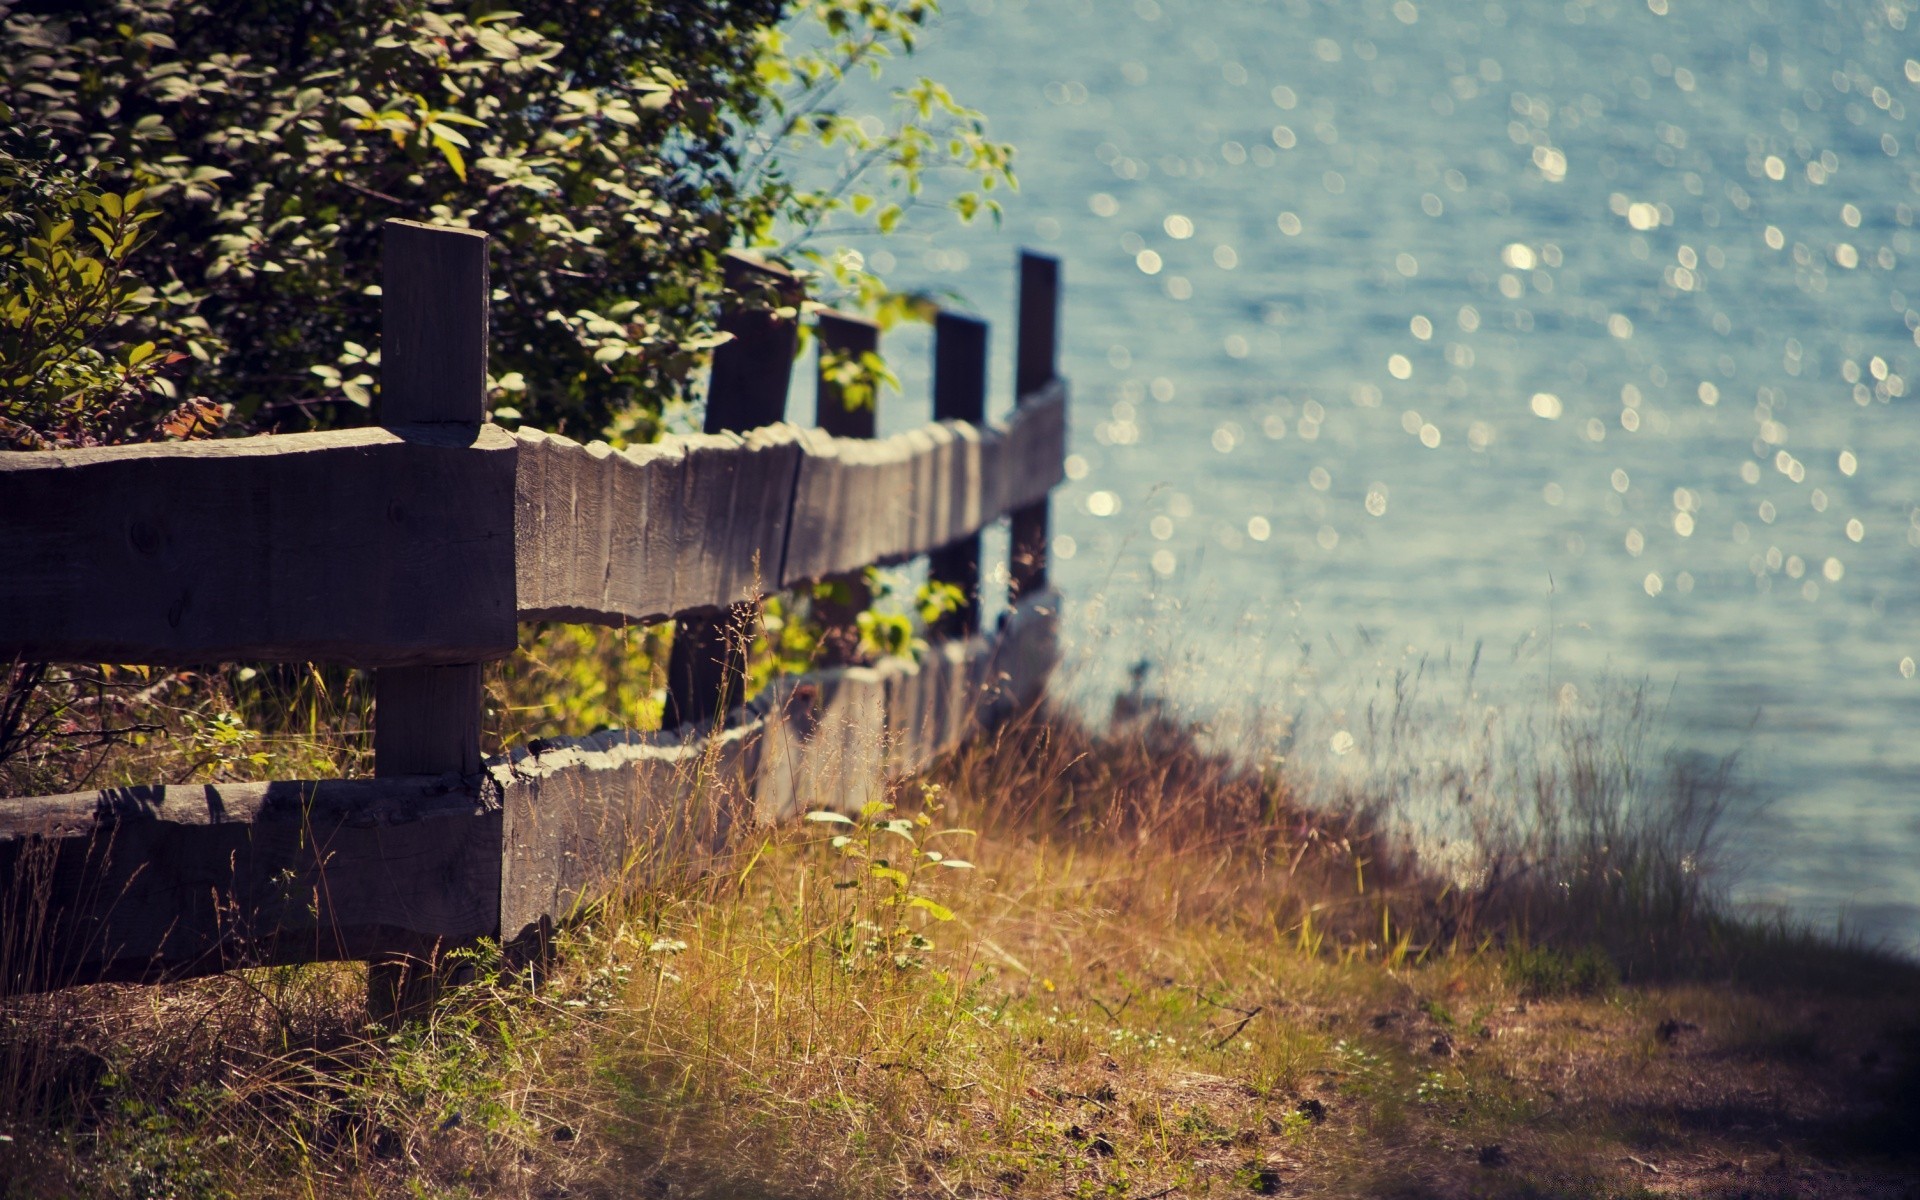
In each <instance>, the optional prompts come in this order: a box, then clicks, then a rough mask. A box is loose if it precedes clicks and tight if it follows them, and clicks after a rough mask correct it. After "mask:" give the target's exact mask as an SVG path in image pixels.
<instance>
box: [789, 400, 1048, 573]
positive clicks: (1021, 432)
mask: <svg viewBox="0 0 1920 1200" xmlns="http://www.w3.org/2000/svg"><path fill="white" fill-rule="evenodd" d="M1066 406H1067V397H1066V387H1065V384H1064V383H1062V382H1060V381H1055V382H1054V383H1052V384H1049V385H1048V388H1047V390H1046V392H1045V393H1044V394H1043V395H1041V396H1039V397H1036V398H1032V399H1029V400H1028V402H1027V403H1025V404H1023V405H1021V406H1020V407H1019V408H1018V409H1016V410H1015V412H1014V414H1013V417H1012V419H1011V421H1010V422H1009V423H1008V424H1007V425H1006V426H1004V427H989V428H987V429H980V428H977V427H976V426H974V425H972V424H970V423H968V422H965V421H942V422H937V423H935V424H932V425H927V426H924V427H922V428H920V429H915V430H912V431H909V432H907V433H902V434H897V435H895V436H893V437H890V438H881V439H878V440H875V441H859V440H852V439H838V438H833V439H829V438H826V437H824V436H819V435H813V436H809V437H807V438H806V439H805V440H804V441H803V443H802V444H803V446H804V448H805V454H804V456H803V457H802V459H801V462H800V474H799V478H798V479H797V481H796V483H795V487H794V497H793V519H792V522H791V527H790V532H789V534H788V537H787V547H786V554H785V556H784V564H785V570H784V571H783V573H782V582H783V583H784V584H786V585H789V586H791V585H792V584H795V583H799V582H801V581H803V580H808V579H817V578H820V577H821V576H824V575H830V574H834V573H837V572H841V571H849V570H853V569H855V568H858V567H862V566H865V565H867V564H868V563H876V562H879V563H885V562H895V561H899V560H900V559H904V558H911V557H913V556H915V555H919V554H925V553H927V552H928V551H930V550H935V549H938V548H939V547H941V546H946V545H950V544H952V543H953V542H956V541H959V540H960V539H961V538H963V537H967V536H968V535H970V534H972V533H974V532H975V531H977V530H979V529H981V528H982V527H984V526H986V525H989V524H991V523H992V522H994V521H995V520H997V519H998V518H999V517H1000V516H1002V515H1003V514H1005V513H1007V512H1010V511H1012V510H1014V509H1016V508H1020V507H1022V506H1024V505H1027V504H1031V503H1033V502H1034V501H1035V500H1037V499H1039V498H1041V497H1044V496H1045V495H1046V494H1047V493H1048V491H1049V490H1051V489H1052V488H1053V486H1054V485H1055V484H1057V483H1059V482H1060V480H1061V479H1062V478H1063V477H1064V476H1063V464H1064V462H1065V459H1066V430H1067V424H1066Z"/></svg>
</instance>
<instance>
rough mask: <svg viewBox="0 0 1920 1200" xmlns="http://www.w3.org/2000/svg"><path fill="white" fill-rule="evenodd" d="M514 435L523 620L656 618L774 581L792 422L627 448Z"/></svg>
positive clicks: (723, 601)
mask: <svg viewBox="0 0 1920 1200" xmlns="http://www.w3.org/2000/svg"><path fill="white" fill-rule="evenodd" d="M515 437H516V440H517V441H518V443H519V446H520V455H521V459H520V472H519V480H518V484H517V486H516V489H515V492H516V494H515V501H514V524H515V535H514V536H515V539H516V541H517V542H518V543H519V546H520V551H519V553H518V556H517V562H518V568H517V576H518V591H519V616H520V619H521V620H523V621H536V620H559V621H585V622H595V623H600V624H613V625H617V624H626V623H639V622H648V621H660V620H665V619H666V618H668V617H671V616H674V615H676V614H679V613H684V612H695V611H699V610H702V609H721V608H724V607H726V606H727V605H730V604H735V603H739V602H742V601H746V600H752V599H756V598H758V597H759V596H760V595H761V594H763V593H764V592H766V591H767V590H769V589H770V588H771V587H773V586H774V582H773V581H774V577H775V576H776V575H777V573H778V571H779V567H778V565H777V559H778V557H779V555H780V553H781V548H782V546H783V545H784V543H785V541H786V522H787V498H788V497H790V496H791V495H792V492H793V478H794V475H795V473H796V472H797V471H798V470H799V467H800V457H801V451H800V434H799V431H798V430H795V429H793V428H792V427H791V426H784V425H777V426H773V427H771V428H768V429H764V430H755V431H753V432H752V433H750V434H747V435H745V436H742V435H740V434H733V433H721V434H694V435H690V436H686V437H674V438H668V439H664V440H663V441H661V442H658V443H656V444H653V445H649V446H638V447H635V448H633V449H630V450H625V451H616V450H613V449H611V448H609V447H608V446H606V445H605V444H604V443H600V442H595V443H594V444H592V445H589V446H582V445H580V444H579V443H577V442H573V441H570V440H568V439H567V438H563V437H559V436H557V435H554V434H546V433H538V432H535V431H532V430H522V431H520V432H519V433H518V434H516V435H515Z"/></svg>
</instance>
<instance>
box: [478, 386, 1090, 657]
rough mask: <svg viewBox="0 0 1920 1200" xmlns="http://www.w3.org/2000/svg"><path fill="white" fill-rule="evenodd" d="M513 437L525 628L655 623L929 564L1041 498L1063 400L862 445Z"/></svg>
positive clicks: (1056, 473) (808, 436) (1056, 458)
mask: <svg viewBox="0 0 1920 1200" xmlns="http://www.w3.org/2000/svg"><path fill="white" fill-rule="evenodd" d="M514 437H515V440H516V441H517V443H518V445H519V453H520V458H519V478H518V485H517V488H516V499H515V540H516V541H517V543H518V545H519V551H518V554H517V562H518V587H519V614H520V619H522V620H566V621H591V622H598V623H603V624H622V623H628V622H647V621H659V620H664V619H665V618H667V617H670V616H674V615H676V614H679V613H687V612H697V611H700V610H703V609H720V608H723V607H725V606H727V605H730V604H735V603H739V602H742V601H746V600H750V599H753V598H755V597H757V596H759V595H761V594H763V593H765V592H767V591H770V590H772V589H773V588H775V587H778V586H791V585H793V584H797V583H800V582H803V581H806V580H812V579H819V578H822V577H824V576H827V575H831V574H834V573H837V572H843V571H850V570H854V569H856V568H859V567H862V566H865V565H867V564H868V563H872V562H897V561H899V560H901V559H905V558H911V557H913V556H914V555H916V554H924V553H926V552H927V551H929V550H933V549H936V548H938V547H940V546H944V545H948V544H951V543H952V542H954V541H957V540H959V539H960V538H963V537H967V536H970V535H971V534H973V533H975V532H977V531H978V530H979V529H980V528H981V527H982V526H984V525H987V524H989V523H990V522H992V521H993V520H995V519H997V518H998V517H999V516H1000V515H1001V514H1002V513H1004V512H1007V511H1008V510H1010V509H1012V508H1014V507H1017V506H1020V505H1024V504H1030V503H1032V502H1033V501H1034V500H1035V499H1038V498H1043V497H1044V496H1045V495H1046V494H1047V491H1048V490H1049V489H1050V488H1052V487H1053V486H1054V485H1055V484H1057V483H1058V482H1059V481H1060V480H1061V478H1062V477H1063V476H1062V465H1061V464H1062V462H1063V461H1064V457H1065V453H1064V451H1065V444H1066V389H1065V385H1064V384H1063V383H1061V382H1060V381H1058V380H1056V381H1054V382H1053V383H1051V384H1049V385H1048V386H1047V387H1046V388H1045V389H1043V390H1042V392H1041V394H1040V395H1038V396H1036V397H1033V398H1032V399H1030V400H1029V402H1028V403H1026V404H1024V405H1022V406H1021V408H1020V409H1019V410H1018V411H1017V412H1016V414H1015V415H1014V417H1013V420H1012V422H1011V424H1010V425H1008V426H1007V427H1006V428H1004V429H1001V428H988V429H985V430H982V429H981V428H979V427H978V426H976V425H974V424H972V423H970V422H965V421H946V422H938V423H935V424H932V425H929V426H926V427H924V428H922V429H918V430H913V431H910V432H908V433H904V434H898V435H895V436H894V437H890V438H881V439H878V440H874V441H868V440H864V439H859V438H835V437H831V436H828V435H826V434H824V433H822V432H821V431H819V430H815V429H807V430H802V429H795V428H793V427H792V426H788V425H775V426H769V427H767V428H765V429H756V430H753V431H752V432H751V433H748V434H745V435H741V434H729V433H721V434H692V435H681V436H673V437H668V438H663V439H661V441H659V442H657V443H654V444H652V445H648V446H639V447H635V448H633V449H630V450H625V451H615V450H611V449H609V448H608V447H606V446H605V445H602V444H599V443H595V444H594V445H591V446H582V445H580V444H579V443H577V442H573V441H570V440H568V439H566V438H563V437H559V436H556V435H554V434H546V433H538V432H535V431H531V430H522V431H520V432H519V433H517V434H515V435H514ZM781 563H784V567H785V569H784V571H782V570H781V569H780V565H779V564H781Z"/></svg>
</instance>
